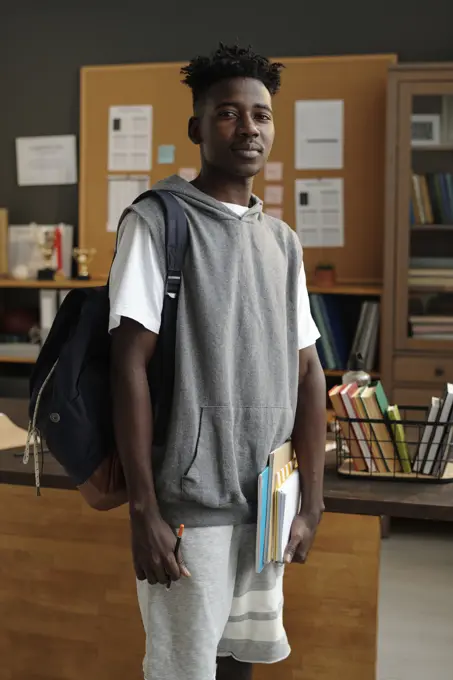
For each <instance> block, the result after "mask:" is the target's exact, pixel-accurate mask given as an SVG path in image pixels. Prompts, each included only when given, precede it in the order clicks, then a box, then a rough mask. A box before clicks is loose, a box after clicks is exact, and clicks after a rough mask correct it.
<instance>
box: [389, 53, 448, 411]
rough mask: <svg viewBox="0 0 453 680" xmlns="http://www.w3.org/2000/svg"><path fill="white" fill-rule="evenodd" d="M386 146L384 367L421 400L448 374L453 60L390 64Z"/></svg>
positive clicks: (397, 391)
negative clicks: (415, 63) (444, 62)
mask: <svg viewBox="0 0 453 680" xmlns="http://www.w3.org/2000/svg"><path fill="white" fill-rule="evenodd" d="M386 153H387V166H386V225H385V256H384V291H383V310H384V314H383V319H382V337H381V342H382V352H381V357H382V359H381V364H382V365H381V372H382V377H383V380H384V383H385V386H386V390H387V392H388V394H389V395H391V398H392V400H393V401H395V402H398V401H399V402H400V403H402V402H403V401H404V403H406V404H413V405H423V406H425V405H428V403H429V400H430V397H431V396H435V395H437V394H439V393H441V392H442V388H443V385H444V383H445V382H447V381H450V382H453V63H451V64H448V63H447V64H425V65H423V64H421V65H420V64H417V65H410V64H405V65H399V66H394V67H390V70H389V82H388V107H387V149H386ZM409 395H412V396H411V397H410V396H409Z"/></svg>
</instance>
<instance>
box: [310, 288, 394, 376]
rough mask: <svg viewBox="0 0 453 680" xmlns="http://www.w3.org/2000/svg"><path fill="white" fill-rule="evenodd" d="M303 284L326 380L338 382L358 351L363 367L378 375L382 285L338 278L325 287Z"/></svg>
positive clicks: (371, 374)
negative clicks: (313, 321) (318, 336)
mask: <svg viewBox="0 0 453 680" xmlns="http://www.w3.org/2000/svg"><path fill="white" fill-rule="evenodd" d="M307 288H308V293H309V297H310V307H311V311H312V315H313V318H314V320H315V323H316V325H317V326H318V329H319V332H320V334H321V338H320V339H319V340H318V342H317V349H318V354H319V358H320V360H321V364H322V366H323V369H324V374H325V376H326V378H327V382H328V383H335V382H338V379H339V378H341V377H342V375H343V374H344V373H345V372H346V371H347V370H348V364H349V361H350V359H351V356H352V355H353V354H355V353H357V352H358V351H360V353H361V354H362V355H363V357H364V358H365V367H364V368H365V370H366V371H367V372H368V373H369V374H370V376H371V377H372V378H373V379H379V378H380V370H379V368H380V362H379V354H380V342H379V340H380V337H379V336H380V307H381V304H380V302H381V296H382V286H381V285H378V284H360V283H350V282H347V281H339V282H337V283H336V284H335V285H334V286H332V287H327V286H317V285H315V284H314V283H313V282H310V281H309V282H308V284H307Z"/></svg>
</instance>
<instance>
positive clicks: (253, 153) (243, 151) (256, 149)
mask: <svg viewBox="0 0 453 680" xmlns="http://www.w3.org/2000/svg"><path fill="white" fill-rule="evenodd" d="M232 151H233V153H235V154H237V155H238V156H241V158H257V157H258V156H259V155H260V154H261V153H263V149H262V148H261V147H260V146H234V147H232Z"/></svg>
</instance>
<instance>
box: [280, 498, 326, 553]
mask: <svg viewBox="0 0 453 680" xmlns="http://www.w3.org/2000/svg"><path fill="white" fill-rule="evenodd" d="M321 517H322V510H320V511H318V512H310V513H303V512H302V513H301V514H300V515H296V517H295V518H294V521H293V524H292V527H291V533H290V538H289V543H288V545H287V547H286V550H285V556H284V558H283V559H284V562H285V563H286V564H289V563H291V562H296V563H298V564H304V563H305V561H306V560H307V557H308V553H309V552H310V549H311V546H312V544H313V541H314V538H315V535H316V530H317V528H318V525H319V522H320V521H321Z"/></svg>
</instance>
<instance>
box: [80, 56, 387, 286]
mask: <svg viewBox="0 0 453 680" xmlns="http://www.w3.org/2000/svg"><path fill="white" fill-rule="evenodd" d="M278 60H279V61H282V62H283V63H284V64H285V67H286V68H285V70H284V72H283V84H282V89H281V92H280V93H279V94H278V95H277V96H276V97H275V99H274V112H275V125H276V139H275V144H274V148H273V151H272V156H271V158H270V161H276V162H279V163H282V164H283V177H282V180H281V181H279V182H278V184H279V185H281V186H283V206H282V207H283V218H284V220H285V221H286V222H288V224H290V225H291V226H292V227H294V226H295V180H296V179H308V178H314V179H316V178H317V177H318V176H322V177H323V178H329V177H332V178H334V177H335V178H336V177H340V178H343V183H344V246H343V247H340V248H322V249H321V248H306V249H305V251H304V261H305V267H306V270H307V274H308V277H309V278H310V275H311V274H312V273H313V271H314V268H315V266H316V264H317V263H318V262H319V261H320V260H323V261H326V260H327V261H329V262H332V263H333V264H335V266H336V270H337V277H338V280H339V281H343V282H350V283H376V282H379V281H381V280H382V258H383V233H384V229H383V222H384V167H385V117H386V89H387V70H388V67H389V65H391V64H393V63H395V62H396V60H397V59H396V56H395V55H365V56H350V57H349V56H345V57H316V58H297V59H278ZM181 65H182V64H175V63H162V64H137V65H126V66H102V67H101V66H99V67H97V66H94V67H85V68H83V69H82V71H81V116H80V188H79V192H80V195H79V214H80V218H79V244H80V246H81V247H83V248H95V249H96V251H97V254H96V256H95V259H94V261H93V263H92V265H91V272H92V274H93V275H94V276H96V277H99V278H103V277H106V276H107V274H108V270H109V266H110V262H111V259H112V255H113V249H114V243H115V234H114V233H112V232H109V231H108V230H107V221H108V178H109V177H112V176H114V175H115V172H117V174H118V175H124V172H119V171H111V170H109V164H108V156H109V149H108V146H109V141H108V140H109V112H110V109H111V107H121V106H144V107H145V106H152V148H151V158H152V163H151V170H148V171H146V172H143V171H140V172H137V173H136V174H137V176H139V177H140V178H142V179H143V178H144V179H147V180H148V181H149V184H150V186H152V185H153V184H154V183H155V182H156V181H158V180H160V179H163V178H164V177H166V176H168V175H170V174H173V173H177V172H179V170H180V169H181V168H196V169H198V168H199V165H200V163H199V150H198V148H197V147H195V146H194V145H192V143H191V142H190V141H189V139H188V136H187V122H188V119H189V117H190V115H191V95H190V91H189V89H188V88H187V87H185V86H183V85H182V84H181V83H180V80H181V76H180V68H181ZM304 99H306V100H310V99H318V100H319V99H332V100H343V102H344V152H343V158H344V162H343V167H342V168H341V169H338V170H323V171H322V172H314V171H308V170H304V171H301V170H296V169H295V135H294V131H295V120H294V119H295V102H296V101H298V100H304ZM162 146H165V147H167V149H166V151H167V152H166V153H165V150H164V155H165V156H166V158H165V161H166V162H165V163H159V162H158V160H162V158H160V159H159V156H162V149H160V150H159V147H162ZM171 149H173V152H172V150H171ZM173 155H174V157H173ZM127 174H128V175H129V176H131V175H133V174H134V173H131V172H128V173H127ZM264 190H265V180H264V176H261V175H260V176H259V177H257V178H256V182H255V187H254V191H255V193H256V194H257V195H259V196H260V197H264Z"/></svg>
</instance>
